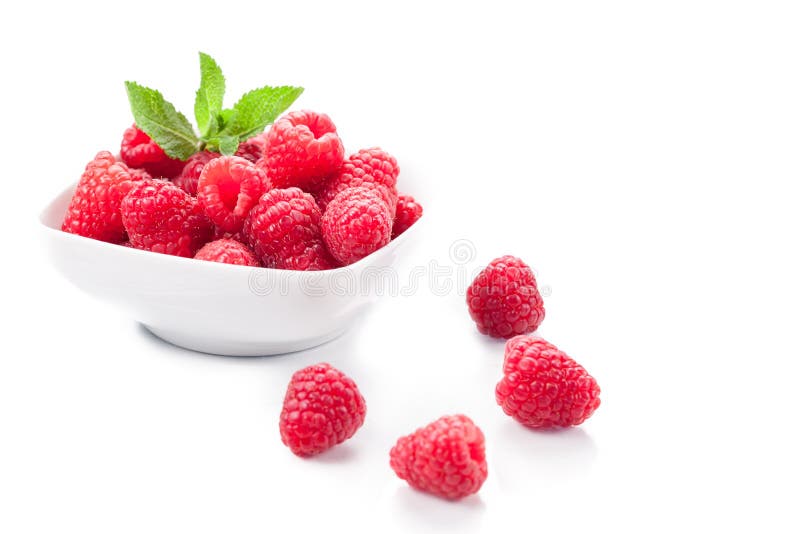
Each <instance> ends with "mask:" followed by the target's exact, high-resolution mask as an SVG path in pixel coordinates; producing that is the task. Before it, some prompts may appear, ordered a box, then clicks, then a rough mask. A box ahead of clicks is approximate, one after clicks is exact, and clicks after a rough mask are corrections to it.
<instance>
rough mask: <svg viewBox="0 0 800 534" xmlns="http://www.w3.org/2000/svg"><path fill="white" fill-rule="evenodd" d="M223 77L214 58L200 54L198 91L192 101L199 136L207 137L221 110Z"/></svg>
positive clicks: (223, 87)
mask: <svg viewBox="0 0 800 534" xmlns="http://www.w3.org/2000/svg"><path fill="white" fill-rule="evenodd" d="M224 96H225V76H223V75H222V69H220V68H219V65H217V62H216V61H214V58H212V57H211V56H209V55H208V54H204V53H202V52H200V89H198V90H197V94H196V95H195V99H194V118H195V120H196V121H197V127H198V128H199V129H200V134H201V135H203V136H209V135H210V134H211V131H210V128H211V127H212V125H213V124H214V119H215V117H216V116H217V115H218V114H219V112H220V111H221V110H222V98H223V97H224Z"/></svg>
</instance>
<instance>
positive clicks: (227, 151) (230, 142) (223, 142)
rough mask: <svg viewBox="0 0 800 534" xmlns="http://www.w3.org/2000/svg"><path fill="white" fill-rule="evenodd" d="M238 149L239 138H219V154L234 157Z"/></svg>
mask: <svg viewBox="0 0 800 534" xmlns="http://www.w3.org/2000/svg"><path fill="white" fill-rule="evenodd" d="M237 148H239V139H238V138H236V137H230V136H225V137H220V138H219V152H220V154H222V155H223V156H233V155H234V154H236V149H237Z"/></svg>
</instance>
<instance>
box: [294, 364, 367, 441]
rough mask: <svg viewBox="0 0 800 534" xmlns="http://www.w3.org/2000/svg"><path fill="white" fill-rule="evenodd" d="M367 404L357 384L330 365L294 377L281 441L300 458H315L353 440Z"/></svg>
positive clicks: (314, 368) (301, 371) (364, 414)
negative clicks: (348, 440) (316, 455)
mask: <svg viewBox="0 0 800 534" xmlns="http://www.w3.org/2000/svg"><path fill="white" fill-rule="evenodd" d="M366 414H367V404H366V402H365V401H364V397H362V396H361V393H360V392H359V391H358V387H357V386H356V384H355V382H353V380H352V379H351V378H349V377H348V376H346V375H345V374H344V373H342V372H341V371H339V370H338V369H336V368H334V367H332V366H331V365H330V364H327V363H320V364H317V365H311V366H309V367H306V368H305V369H301V370H299V371H297V372H296V373H295V374H294V375H292V379H291V381H290V382H289V387H288V388H287V389H286V396H285V397H284V399H283V410H281V419H280V425H279V426H280V431H281V441H283V443H284V445H286V446H287V447H289V448H290V449H291V450H292V452H293V453H295V454H296V455H297V456H313V455H315V454H319V453H321V452H323V451H326V450H328V449H330V448H331V447H333V446H334V445H338V444H339V443H342V442H343V441H345V440H347V439H350V438H351V437H352V436H353V434H355V433H356V430H358V429H359V428H361V425H363V424H364V417H365V416H366Z"/></svg>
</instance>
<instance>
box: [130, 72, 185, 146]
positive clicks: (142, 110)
mask: <svg viewBox="0 0 800 534" xmlns="http://www.w3.org/2000/svg"><path fill="white" fill-rule="evenodd" d="M125 88H126V89H127V90H128V100H129V101H130V103H131V111H132V112H133V119H134V120H135V121H136V125H137V126H138V127H139V128H141V129H142V130H143V131H144V132H145V133H146V134H147V135H149V136H150V137H152V138H153V140H154V141H155V142H156V144H157V145H158V146H160V147H161V148H162V149H163V150H164V152H166V154H167V156H169V157H171V158H178V159H181V160H185V159H187V158H188V157H189V156H191V155H192V154H194V153H195V152H196V151H197V144H198V139H197V136H196V135H195V133H194V130H193V129H192V125H191V123H190V122H189V121H188V119H186V117H185V116H184V115H183V113H181V112H179V111H177V110H176V109H175V106H173V105H172V104H170V103H169V102H167V101H166V100H165V99H164V97H163V96H162V95H161V93H159V92H158V91H156V90H155V89H150V88H149V87H144V86H142V85H139V84H138V83H136V82H125Z"/></svg>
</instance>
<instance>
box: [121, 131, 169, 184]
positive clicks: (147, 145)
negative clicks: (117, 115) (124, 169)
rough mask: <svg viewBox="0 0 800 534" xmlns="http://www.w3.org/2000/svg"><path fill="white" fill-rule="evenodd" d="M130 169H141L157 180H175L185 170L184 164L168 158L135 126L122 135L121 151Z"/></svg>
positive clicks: (123, 159)
mask: <svg viewBox="0 0 800 534" xmlns="http://www.w3.org/2000/svg"><path fill="white" fill-rule="evenodd" d="M119 154H120V157H121V158H122V161H124V162H125V164H126V165H128V166H129V167H134V168H141V169H144V170H146V171H147V172H149V173H150V174H151V175H152V176H154V177H156V178H174V177H175V176H177V175H178V173H179V172H181V169H183V162H182V161H181V160H179V159H173V158H170V157H169V156H167V155H166V154H165V153H164V151H163V150H162V149H161V147H160V146H158V145H157V144H156V142H155V141H153V140H152V139H150V136H149V135H147V134H146V133H144V132H143V131H141V130H140V129H139V128H137V127H136V125H135V124H134V125H133V126H131V127H130V128H128V129H127V130H125V133H124V134H123V135H122V146H121V147H120V150H119Z"/></svg>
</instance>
